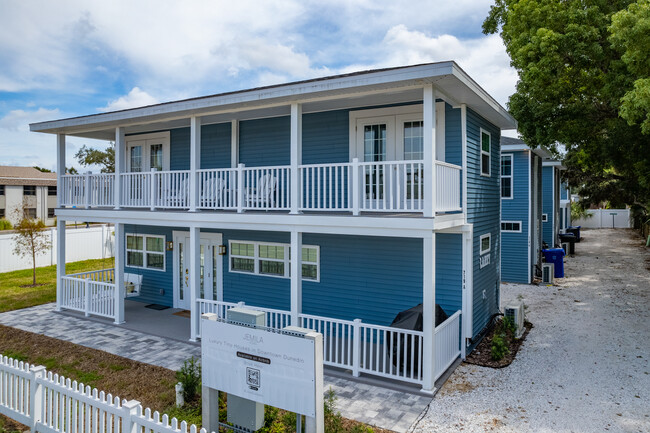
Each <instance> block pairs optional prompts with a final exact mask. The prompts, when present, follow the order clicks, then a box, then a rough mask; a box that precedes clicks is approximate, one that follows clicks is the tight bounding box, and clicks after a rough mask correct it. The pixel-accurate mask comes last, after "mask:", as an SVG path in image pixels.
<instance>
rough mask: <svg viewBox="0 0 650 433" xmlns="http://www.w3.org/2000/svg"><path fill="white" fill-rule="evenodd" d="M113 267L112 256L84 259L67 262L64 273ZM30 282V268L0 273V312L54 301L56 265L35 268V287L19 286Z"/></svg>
mask: <svg viewBox="0 0 650 433" xmlns="http://www.w3.org/2000/svg"><path fill="white" fill-rule="evenodd" d="M112 267H113V258H112V257H111V258H107V259H98V260H84V261H81V262H74V263H68V264H66V266H65V269H66V273H68V274H74V273H76V272H84V271H95V270H99V269H106V268H112ZM31 284H32V270H31V269H24V270H22V271H13V272H5V273H2V274H0V313H2V312H4V311H10V310H19V309H21V308H27V307H33V306H34V305H40V304H46V303H48V302H54V301H56V266H45V267H42V268H36V284H43V285H42V286H37V287H21V286H28V285H31Z"/></svg>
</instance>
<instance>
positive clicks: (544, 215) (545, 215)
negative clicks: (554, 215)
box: [542, 213, 548, 223]
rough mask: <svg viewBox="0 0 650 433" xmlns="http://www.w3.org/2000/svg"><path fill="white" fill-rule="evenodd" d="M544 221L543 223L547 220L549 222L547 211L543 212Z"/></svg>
mask: <svg viewBox="0 0 650 433" xmlns="http://www.w3.org/2000/svg"><path fill="white" fill-rule="evenodd" d="M542 222H543V223H547V222H548V214H547V213H543V214H542Z"/></svg>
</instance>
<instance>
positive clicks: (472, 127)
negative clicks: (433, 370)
mask: <svg viewBox="0 0 650 433" xmlns="http://www.w3.org/2000/svg"><path fill="white" fill-rule="evenodd" d="M479 128H483V129H485V130H487V131H488V132H490V134H491V137H492V141H491V143H492V147H491V175H490V176H489V177H486V176H481V174H480V170H481V166H480V161H481V151H480V129H479ZM500 138H501V131H500V130H499V128H497V127H496V126H494V125H492V124H491V123H489V122H488V121H487V120H485V119H483V118H482V117H481V116H479V115H478V114H476V113H475V112H474V111H472V110H471V109H469V108H468V109H467V166H468V167H467V195H468V199H467V218H468V222H469V223H470V224H473V225H474V241H473V242H474V264H473V267H474V287H473V295H474V305H473V328H474V329H473V333H472V336H475V335H476V334H477V333H478V332H480V331H481V329H483V328H484V327H485V326H486V325H487V323H488V321H489V319H490V317H491V316H492V315H493V314H495V313H497V312H498V311H499V305H498V299H499V283H500V282H499V270H498V268H497V267H498V266H499V259H500V250H501V245H500V236H499V233H500V230H501V224H500V221H501V218H500V215H501V212H500V210H501V209H500V208H501V206H500V201H501V200H500V197H501V194H500V181H499V170H500V160H499V153H500ZM487 233H491V237H492V248H491V250H490V252H489V254H490V264H489V265H487V266H485V267H483V268H482V269H481V268H480V266H479V259H480V257H479V253H480V250H479V239H480V237H481V235H483V234H487ZM484 290H485V293H486V299H484V298H483V291H484Z"/></svg>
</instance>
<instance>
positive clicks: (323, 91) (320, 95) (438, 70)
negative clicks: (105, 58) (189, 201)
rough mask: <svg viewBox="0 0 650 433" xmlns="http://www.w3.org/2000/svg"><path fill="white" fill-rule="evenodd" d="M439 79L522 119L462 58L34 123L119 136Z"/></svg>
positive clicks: (401, 89)
mask: <svg viewBox="0 0 650 433" xmlns="http://www.w3.org/2000/svg"><path fill="white" fill-rule="evenodd" d="M428 83H431V84H434V86H435V87H436V89H437V90H438V91H439V92H440V93H439V97H441V98H443V99H445V100H447V101H448V102H449V103H451V104H452V105H454V106H457V105H458V104H462V103H464V104H467V106H468V107H469V108H471V109H473V110H475V111H476V112H478V113H479V114H480V115H482V116H483V117H485V118H486V119H488V120H489V121H490V122H492V123H494V124H495V125H497V126H499V127H500V128H502V129H513V128H515V127H516V122H515V120H514V119H513V118H512V116H510V114H509V113H508V112H507V111H506V110H505V109H504V108H503V107H501V106H500V105H499V104H498V103H497V102H496V101H495V100H494V99H493V98H492V97H491V96H490V95H488V94H487V92H485V91H484V90H483V89H482V88H481V87H480V86H479V85H478V84H477V83H476V82H474V81H473V80H472V79H471V78H470V77H469V76H468V75H467V74H466V73H465V72H464V71H463V70H462V69H461V68H460V67H459V66H458V65H456V63H454V62H440V63H430V64H425V65H416V66H407V67H400V68H390V69H383V70H376V71H365V72H359V73H353V74H347V75H339V76H334V77H326V78H320V79H315V80H307V81H302V82H296V83H288V84H283V85H277V86H269V87H264V88H259V89H251V90H244V91H238V92H230V93H224V94H219V95H212V96H206V97H200V98H193V99H187V100H182V101H174V102H168V103H163V104H157V105H152V106H147V107H141V108H134V109H129V110H122V111H116V112H111V113H102V114H93V115H88V116H82V117H76V118H70V119H62V120H54V121H48V122H41V123H34V124H31V125H30V129H31V130H32V131H36V132H45V133H63V134H67V135H73V136H79V137H86V138H97V139H103V140H113V139H114V138H115V128H116V127H118V126H122V127H125V131H126V133H127V134H132V133H139V132H145V131H154V130H165V129H173V128H179V127H185V126H189V124H190V120H189V118H190V117H191V116H201V117H202V121H203V123H204V124H210V123H220V122H228V121H231V120H247V119H255V118H262V117H276V116H283V115H289V110H290V104H291V103H292V102H299V103H302V104H303V113H310V112H317V111H329V110H336V109H344V108H353V107H367V106H374V105H385V104H394V103H403V102H411V101H421V100H422V86H423V85H425V84H428Z"/></svg>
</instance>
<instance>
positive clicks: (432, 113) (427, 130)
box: [422, 84, 436, 218]
mask: <svg viewBox="0 0 650 433" xmlns="http://www.w3.org/2000/svg"><path fill="white" fill-rule="evenodd" d="M422 116H423V121H424V131H423V133H424V134H423V135H424V137H423V140H424V143H423V144H424V187H423V190H424V217H428V218H431V217H433V216H435V213H436V211H435V206H436V172H435V170H436V92H435V90H434V89H433V85H431V84H427V85H425V86H424V89H423V109H422Z"/></svg>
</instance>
